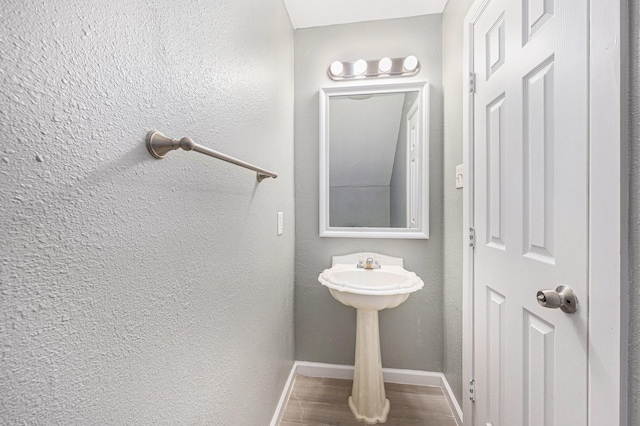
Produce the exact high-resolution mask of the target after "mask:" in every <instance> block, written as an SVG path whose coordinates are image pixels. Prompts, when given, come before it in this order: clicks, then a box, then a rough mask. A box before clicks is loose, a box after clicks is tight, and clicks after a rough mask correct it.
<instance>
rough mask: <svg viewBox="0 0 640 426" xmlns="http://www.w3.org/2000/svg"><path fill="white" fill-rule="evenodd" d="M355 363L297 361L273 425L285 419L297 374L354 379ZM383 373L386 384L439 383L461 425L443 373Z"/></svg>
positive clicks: (281, 398) (461, 423) (431, 384)
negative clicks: (284, 415)
mask: <svg viewBox="0 0 640 426" xmlns="http://www.w3.org/2000/svg"><path fill="white" fill-rule="evenodd" d="M353 371H354V368H353V365H338V364H323V363H320V362H307V361H296V362H295V363H294V364H293V367H292V368H291V373H290V374H289V378H288V379H287V383H286V384H285V387H284V389H283V390H282V396H281V397H280V402H279V403H278V407H277V408H276V412H275V413H274V414H273V418H272V419H271V426H278V425H279V424H280V421H281V420H282V416H283V414H284V410H285V408H286V406H287V400H288V399H289V396H290V395H291V389H293V383H294V380H295V375H296V374H300V375H302V376H310V377H328V378H331V379H353ZM382 376H383V377H384V381H385V382H387V383H398V384H403V385H416V386H440V387H441V388H442V390H443V392H444V395H445V396H446V398H447V401H448V402H449V405H450V406H451V407H452V411H453V417H454V419H455V421H456V423H457V424H458V426H462V425H463V424H464V423H463V422H462V409H461V408H460V404H458V401H457V400H456V398H455V396H453V392H452V391H451V387H450V386H449V382H447V378H446V377H445V376H444V374H442V373H434V372H430V371H419V370H400V369H396V368H383V369H382Z"/></svg>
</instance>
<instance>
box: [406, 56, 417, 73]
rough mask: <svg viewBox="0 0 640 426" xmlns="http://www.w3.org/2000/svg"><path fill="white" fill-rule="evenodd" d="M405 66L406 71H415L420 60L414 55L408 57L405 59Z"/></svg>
mask: <svg viewBox="0 0 640 426" xmlns="http://www.w3.org/2000/svg"><path fill="white" fill-rule="evenodd" d="M403 66H404V69H405V70H407V71H413V70H415V69H416V67H417V66H418V58H416V57H415V56H413V55H411V56H407V57H406V58H404V64H403Z"/></svg>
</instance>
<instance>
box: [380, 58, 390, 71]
mask: <svg viewBox="0 0 640 426" xmlns="http://www.w3.org/2000/svg"><path fill="white" fill-rule="evenodd" d="M378 69H379V70H380V72H389V71H391V59H389V58H382V59H380V62H378Z"/></svg>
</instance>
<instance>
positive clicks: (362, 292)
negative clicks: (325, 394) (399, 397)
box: [318, 253, 424, 425]
mask: <svg viewBox="0 0 640 426" xmlns="http://www.w3.org/2000/svg"><path fill="white" fill-rule="evenodd" d="M362 258H364V259H366V258H374V259H377V260H378V261H379V263H380V269H362V268H358V267H357V264H358V260H359V259H362ZM318 281H320V283H321V284H322V285H324V286H326V287H328V288H329V292H330V293H331V295H332V296H333V297H334V298H335V299H336V300H338V301H339V302H341V303H343V304H345V305H347V306H353V307H354V308H356V310H357V318H356V358H355V372H354V376H353V389H352V392H351V396H350V397H349V407H350V408H351V412H353V415H354V416H355V417H356V419H358V420H359V421H363V422H365V423H367V424H371V425H373V424H376V423H384V422H386V421H387V414H388V413H389V400H388V399H387V398H386V395H385V390H384V380H383V378H382V357H381V355H380V333H379V328H378V311H379V310H381V309H389V308H395V307H396V306H398V305H399V304H401V303H402V302H404V301H405V300H407V299H408V298H409V295H410V294H411V293H413V292H414V291H417V290H420V289H421V288H422V286H423V285H424V283H423V282H422V280H421V279H420V278H419V277H418V276H417V275H416V274H415V273H413V272H409V271H407V270H406V269H404V268H403V260H402V259H401V258H397V257H390V256H384V255H381V254H377V253H354V254H350V255H345V256H334V257H333V262H332V267H331V268H330V269H325V270H324V271H323V272H322V273H321V274H320V276H319V277H318Z"/></svg>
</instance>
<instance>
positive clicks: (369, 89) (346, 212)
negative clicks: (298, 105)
mask: <svg viewBox="0 0 640 426" xmlns="http://www.w3.org/2000/svg"><path fill="white" fill-rule="evenodd" d="M320 236H321V237H351V238H429V84H428V82H424V81H422V82H413V83H387V84H375V85H358V86H348V87H345V86H340V87H330V88H323V89H321V90H320Z"/></svg>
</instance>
